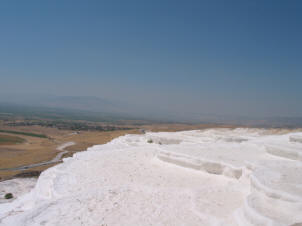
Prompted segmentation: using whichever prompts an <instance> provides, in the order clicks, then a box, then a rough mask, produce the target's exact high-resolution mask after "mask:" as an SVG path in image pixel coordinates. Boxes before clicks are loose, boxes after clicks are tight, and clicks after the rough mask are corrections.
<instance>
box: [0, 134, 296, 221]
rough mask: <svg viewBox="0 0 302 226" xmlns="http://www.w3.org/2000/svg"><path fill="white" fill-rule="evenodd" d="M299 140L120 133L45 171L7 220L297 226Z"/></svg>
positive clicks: (1, 211)
mask: <svg viewBox="0 0 302 226" xmlns="http://www.w3.org/2000/svg"><path fill="white" fill-rule="evenodd" d="M300 137H302V133H298V132H295V133H285V134H282V133H281V134H280V133H278V134H277V133H276V134H273V133H270V132H269V131H266V130H261V129H209V130H202V131H185V132H175V133H147V134H144V135H127V136H123V137H120V138H117V139H115V140H113V141H112V142H110V143H108V144H105V145H97V146H94V147H91V148H89V149H88V151H86V152H81V153H77V154H75V155H74V157H72V158H67V159H64V163H62V164H60V165H57V166H55V167H52V168H50V169H48V170H46V171H44V172H43V173H42V174H41V176H40V177H39V179H38V181H37V184H36V186H35V188H34V189H33V190H31V192H30V193H28V194H26V195H24V196H22V197H21V198H18V199H16V200H14V201H13V202H11V203H5V204H0V225H14V226H15V225H16V226H18V225H73V226H74V225H108V226H109V225H110V226H111V225H171V226H172V225H190V226H191V225H199V226H200V225H207V226H209V225H221V226H222V225H234V226H244V225H247V226H249V225H259V226H262V225H263V226H268V225H270V226H273V225H276V226H277V225H280V226H281V225H284V226H285V225H299V224H300V223H302V162H301V158H300V157H301V153H302V143H301V142H299V141H300ZM150 139H151V140H152V141H153V143H148V140H150ZM0 186H1V185H0Z"/></svg>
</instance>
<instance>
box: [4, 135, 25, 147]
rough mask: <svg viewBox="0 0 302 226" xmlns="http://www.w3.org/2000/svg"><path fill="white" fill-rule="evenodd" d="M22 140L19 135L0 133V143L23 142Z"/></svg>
mask: <svg viewBox="0 0 302 226" xmlns="http://www.w3.org/2000/svg"><path fill="white" fill-rule="evenodd" d="M24 141H25V140H24V139H22V138H21V137H15V136H9V135H2V134H0V145H8V144H20V143H23V142H24Z"/></svg>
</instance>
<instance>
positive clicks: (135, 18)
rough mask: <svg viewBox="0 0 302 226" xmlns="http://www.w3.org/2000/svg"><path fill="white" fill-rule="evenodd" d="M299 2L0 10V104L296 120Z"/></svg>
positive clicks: (42, 4) (33, 5) (11, 5)
mask: <svg viewBox="0 0 302 226" xmlns="http://www.w3.org/2000/svg"><path fill="white" fill-rule="evenodd" d="M301 40H302V1H299V0H291V1H286V0H283V1H278V0H271V1H265V0H259V1H256V0H250V1H245V0H240V1H239V0H238V1H231V0H230V1H215V0H211V1H210V0H209V1H202V0H196V1H188V0H186V1H185V0H183V1H177V0H173V1H164V0H160V1H156V0H152V1H143V0H140V1H139V0H138V1H131V0H128V1H125V0H122V1H114V0H111V1H101V0H100V1H84V0H83V1H76V0H70V1H64V0H58V1H54V0H52V1H50V0H49V1H41V0H37V1H31V0H27V1H22V0H20V1H13V0H7V1H5V0H3V1H1V2H0V78H1V80H0V95H1V93H21V94H23V93H25V94H26V93H44V94H56V95H68V96H73V95H76V96H82V95H84V96H97V97H103V98H107V99H116V100H121V101H125V102H129V103H136V104H144V105H149V106H154V107H155V108H156V107H158V108H164V109H169V110H170V111H178V112H183V113H186V112H190V113H215V114H221V115H223V114H232V115H250V116H252V115H257V116H268V115H275V116H276V115H280V116H302V73H301V72H302V43H301Z"/></svg>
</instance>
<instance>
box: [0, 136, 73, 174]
mask: <svg viewBox="0 0 302 226" xmlns="http://www.w3.org/2000/svg"><path fill="white" fill-rule="evenodd" d="M75 144H76V143H75V142H73V141H70V142H66V143H64V144H61V145H60V146H58V147H57V148H56V150H57V151H60V152H59V153H58V154H57V155H56V156H55V157H54V158H53V159H52V160H50V161H46V162H39V163H34V164H30V165H26V166H18V167H14V168H2V169H0V171H14V170H26V169H30V168H34V167H38V166H45V165H49V164H53V163H57V162H60V161H61V158H62V156H63V155H64V154H66V153H68V151H67V150H65V148H67V147H69V146H72V145H75Z"/></svg>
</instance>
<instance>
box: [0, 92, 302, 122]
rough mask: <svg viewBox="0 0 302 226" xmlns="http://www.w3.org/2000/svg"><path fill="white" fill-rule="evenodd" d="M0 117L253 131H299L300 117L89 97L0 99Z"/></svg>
mask: <svg viewBox="0 0 302 226" xmlns="http://www.w3.org/2000/svg"><path fill="white" fill-rule="evenodd" d="M0 113H2V114H3V113H14V114H16V113H18V114H27V115H35V114H36V115H37V114H39V116H43V115H44V116H47V117H63V116H64V115H65V116H68V117H72V118H74V119H82V118H83V119H85V120H92V121H108V120H109V121H110V120H124V119H131V120H146V121H156V122H180V123H223V124H232V125H242V126H257V127H302V117H262V118H261V117H245V116H232V115H217V114H201V113H182V112H167V111H160V110H159V109H154V107H153V108H152V107H149V106H137V105H134V104H129V103H123V102H120V101H112V100H107V99H103V98H99V97H93V96H54V95H41V94H39V95H16V94H14V95H8V94H5V95H4V94H1V95H0Z"/></svg>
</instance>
